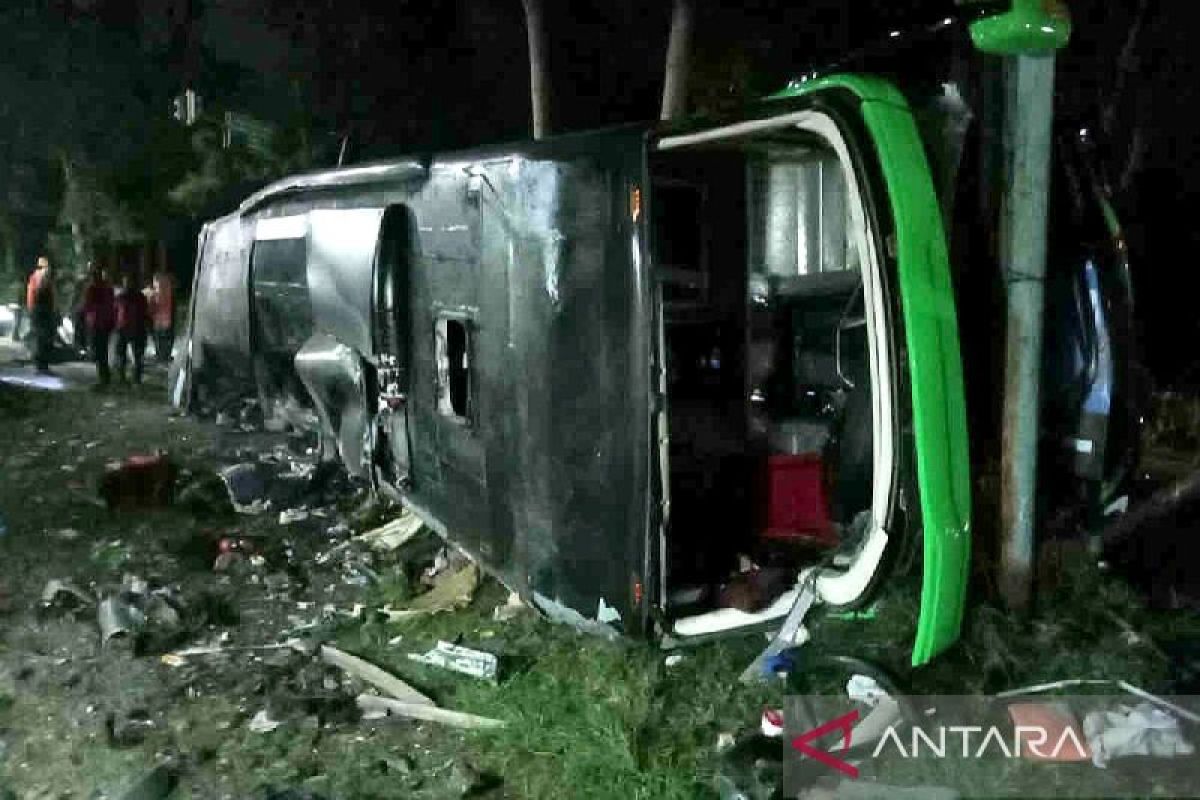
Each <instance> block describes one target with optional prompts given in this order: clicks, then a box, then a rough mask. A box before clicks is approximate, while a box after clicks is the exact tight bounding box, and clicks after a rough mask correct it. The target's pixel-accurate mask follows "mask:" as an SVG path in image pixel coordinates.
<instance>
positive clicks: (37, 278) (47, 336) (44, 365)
mask: <svg viewBox="0 0 1200 800" xmlns="http://www.w3.org/2000/svg"><path fill="white" fill-rule="evenodd" d="M25 305H26V307H27V308H28V309H29V319H30V322H31V323H32V326H33V360H34V363H35V364H37V369H38V372H49V371H50V352H51V350H53V349H54V329H55V328H56V327H58V313H57V312H56V311H55V309H54V282H53V281H52V280H51V277H50V260H49V259H48V258H46V257H45V256H39V257H38V260H37V269H35V270H34V271H33V274H32V275H30V276H29V285H28V286H27V288H26V292H25Z"/></svg>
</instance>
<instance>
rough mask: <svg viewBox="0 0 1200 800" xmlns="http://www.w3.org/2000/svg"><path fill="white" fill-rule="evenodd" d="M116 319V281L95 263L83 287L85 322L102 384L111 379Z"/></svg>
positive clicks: (93, 360)
mask: <svg viewBox="0 0 1200 800" xmlns="http://www.w3.org/2000/svg"><path fill="white" fill-rule="evenodd" d="M116 322H117V307H116V299H115V297H114V295H113V287H112V284H111V283H109V282H108V276H107V275H105V274H104V270H102V269H100V268H99V267H94V268H93V269H92V272H91V275H90V276H89V280H88V284H87V287H86V288H84V290H83V324H84V327H85V328H86V329H87V334H88V337H87V338H88V344H89V345H90V346H91V350H92V362H93V363H94V364H95V365H96V377H97V378H98V379H99V381H100V385H101V386H107V385H108V381H109V369H108V340H109V338H110V337H111V336H112V332H113V327H114V326H115V325H116Z"/></svg>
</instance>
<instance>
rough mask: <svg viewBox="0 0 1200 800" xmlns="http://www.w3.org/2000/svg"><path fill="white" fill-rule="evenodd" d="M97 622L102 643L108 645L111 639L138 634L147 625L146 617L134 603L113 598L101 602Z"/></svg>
mask: <svg viewBox="0 0 1200 800" xmlns="http://www.w3.org/2000/svg"><path fill="white" fill-rule="evenodd" d="M97 622H98V623H99V625H100V641H101V642H102V643H105V644H107V643H108V641H109V640H110V639H113V638H116V637H119V636H120V637H124V636H129V635H133V634H136V633H137V632H138V631H140V630H141V629H142V626H143V625H145V624H146V616H145V615H144V614H143V613H142V612H141V611H140V610H138V608H137V607H135V606H134V605H133V604H132V603H129V602H127V601H125V600H123V599H122V598H120V597H116V596H113V597H106V598H104V599H103V600H101V601H100V608H99V612H98V614H97Z"/></svg>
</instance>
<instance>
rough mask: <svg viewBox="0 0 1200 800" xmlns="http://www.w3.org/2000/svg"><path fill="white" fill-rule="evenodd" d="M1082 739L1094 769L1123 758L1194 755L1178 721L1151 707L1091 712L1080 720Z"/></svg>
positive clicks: (1120, 707)
mask: <svg viewBox="0 0 1200 800" xmlns="http://www.w3.org/2000/svg"><path fill="white" fill-rule="evenodd" d="M1083 735H1084V736H1085V737H1086V739H1087V743H1088V747H1089V748H1090V749H1091V751H1092V752H1091V756H1092V763H1093V764H1095V765H1096V766H1097V767H1107V766H1108V762H1109V761H1110V760H1111V759H1114V758H1121V757H1123V756H1154V757H1156V758H1173V757H1177V756H1190V755H1192V754H1193V753H1195V752H1196V749H1195V747H1193V746H1192V744H1191V743H1190V742H1188V741H1187V740H1186V739H1184V738H1183V733H1182V731H1181V730H1180V727H1179V720H1178V719H1176V718H1175V717H1174V716H1172V715H1171V714H1168V713H1167V712H1166V711H1164V710H1163V709H1161V708H1158V707H1156V706H1154V705H1153V704H1151V703H1139V704H1138V705H1136V706H1133V707H1130V706H1127V705H1121V706H1118V707H1117V708H1116V709H1115V710H1112V711H1092V712H1091V713H1089V714H1088V715H1087V716H1086V717H1084V719H1083ZM1051 740H1052V741H1053V739H1051Z"/></svg>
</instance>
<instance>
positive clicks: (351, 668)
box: [320, 644, 434, 705]
mask: <svg viewBox="0 0 1200 800" xmlns="http://www.w3.org/2000/svg"><path fill="white" fill-rule="evenodd" d="M320 655H321V660H322V661H324V662H325V663H326V664H330V665H332V666H335V667H337V668H338V669H340V670H342V671H343V672H346V673H347V674H349V675H352V676H354V677H355V678H358V679H359V680H362V681H365V682H367V683H369V684H371V685H372V686H374V687H376V688H377V689H380V690H382V691H384V692H387V693H388V694H390V695H391V696H392V697H394V698H396V699H397V700H400V701H402V702H405V703H420V704H424V705H434V702H433V700H431V699H429V698H428V697H426V696H425V695H423V694H421V693H420V692H418V691H417V690H416V689H414V688H413V687H411V686H409V685H408V684H407V683H405V682H404V681H402V680H400V679H399V678H397V677H396V676H395V675H392V674H391V673H390V672H387V671H386V670H384V669H381V668H380V667H377V666H375V665H374V664H371V663H368V662H366V661H364V660H363V659H361V658H359V657H358V656H355V655H351V654H350V653H347V652H345V651H344V650H339V649H338V648H336V647H333V646H332V645H327V644H325V645H321V648H320Z"/></svg>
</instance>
